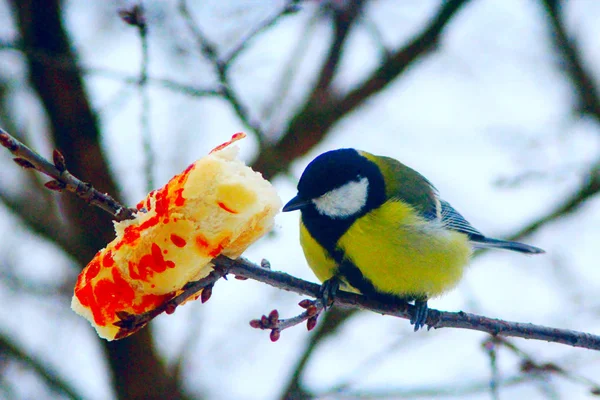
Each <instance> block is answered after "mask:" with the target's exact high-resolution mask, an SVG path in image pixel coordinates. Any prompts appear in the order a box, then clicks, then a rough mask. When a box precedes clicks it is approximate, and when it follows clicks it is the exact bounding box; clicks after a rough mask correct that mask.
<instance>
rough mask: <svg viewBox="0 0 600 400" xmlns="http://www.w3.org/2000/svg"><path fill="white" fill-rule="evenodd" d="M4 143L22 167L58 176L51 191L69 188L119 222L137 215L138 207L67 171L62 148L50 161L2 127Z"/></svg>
mask: <svg viewBox="0 0 600 400" xmlns="http://www.w3.org/2000/svg"><path fill="white" fill-rule="evenodd" d="M0 145H2V146H4V147H6V148H7V149H8V151H10V152H11V153H12V154H13V155H14V156H15V158H14V160H15V162H16V163H17V164H18V165H19V166H21V167H23V168H26V169H35V170H36V171H39V172H41V173H43V174H45V175H48V176H50V177H51V178H54V180H52V181H49V182H46V184H45V185H44V186H46V187H47V188H48V189H50V190H55V191H62V190H67V191H69V192H71V193H74V194H76V195H77V197H79V198H81V199H83V200H84V201H86V202H87V203H89V204H91V205H94V206H96V207H99V208H101V209H102V210H104V211H106V212H108V213H110V214H112V215H113V217H114V218H115V219H116V220H117V221H123V220H126V219H131V218H133V214H134V213H136V212H137V210H136V209H134V208H127V207H123V206H122V205H121V204H120V203H118V202H117V201H116V200H115V199H113V198H112V197H111V196H110V195H108V194H106V193H100V192H99V191H97V190H96V189H94V187H93V186H92V185H90V184H89V183H86V182H83V181H81V180H79V179H78V178H76V177H75V176H73V175H72V174H71V173H70V172H69V171H68V170H67V166H66V163H65V159H64V157H63V156H62V154H61V153H60V152H59V151H58V150H54V153H53V158H54V163H50V162H49V161H47V160H46V159H45V158H43V157H42V156H40V155H39V154H38V153H36V152H35V151H33V150H31V149H30V148H29V147H27V146H25V145H24V144H23V143H21V142H20V141H18V140H17V139H15V138H14V137H13V136H11V135H10V134H8V133H7V132H6V131H5V130H4V129H2V128H0Z"/></svg>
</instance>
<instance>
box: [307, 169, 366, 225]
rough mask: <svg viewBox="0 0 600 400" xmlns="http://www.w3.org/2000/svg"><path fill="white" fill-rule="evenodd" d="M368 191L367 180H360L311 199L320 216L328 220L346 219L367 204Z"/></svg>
mask: <svg viewBox="0 0 600 400" xmlns="http://www.w3.org/2000/svg"><path fill="white" fill-rule="evenodd" d="M368 190H369V180H368V179H367V178H361V179H360V180H359V181H353V182H349V183H346V184H345V185H343V186H340V187H339V188H337V189H333V190H331V191H329V192H327V193H325V194H324V195H323V196H321V197H319V198H316V199H313V204H314V205H315V208H316V209H317V211H318V212H319V213H320V214H321V215H325V216H327V217H329V218H347V217H350V216H352V215H354V214H358V213H359V212H360V211H361V210H362V209H363V207H364V206H365V204H367V196H368Z"/></svg>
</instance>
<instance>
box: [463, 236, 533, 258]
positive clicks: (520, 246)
mask: <svg viewBox="0 0 600 400" xmlns="http://www.w3.org/2000/svg"><path fill="white" fill-rule="evenodd" d="M473 245H474V246H475V247H476V248H495V249H504V250H512V251H517V252H519V253H525V254H541V253H545V251H544V250H542V249H540V248H539V247H535V246H530V245H528V244H525V243H519V242H511V241H509V240H500V239H492V238H487V237H482V238H477V240H475V241H473Z"/></svg>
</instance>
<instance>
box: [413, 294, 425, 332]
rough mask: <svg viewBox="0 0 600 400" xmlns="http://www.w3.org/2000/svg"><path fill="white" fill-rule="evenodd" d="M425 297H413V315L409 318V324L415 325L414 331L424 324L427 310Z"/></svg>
mask: <svg viewBox="0 0 600 400" xmlns="http://www.w3.org/2000/svg"><path fill="white" fill-rule="evenodd" d="M428 311H429V308H428V307H427V298H426V297H425V298H422V299H415V308H414V312H413V315H412V316H411V318H410V324H411V325H414V326H415V332H416V331H418V330H419V329H421V328H422V327H424V326H425V325H426V321H427V312H428Z"/></svg>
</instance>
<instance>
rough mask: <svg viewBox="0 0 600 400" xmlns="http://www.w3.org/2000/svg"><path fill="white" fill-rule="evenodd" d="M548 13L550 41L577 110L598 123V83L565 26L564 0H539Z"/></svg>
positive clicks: (599, 100) (599, 116) (599, 112)
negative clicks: (568, 81)
mask: <svg viewBox="0 0 600 400" xmlns="http://www.w3.org/2000/svg"><path fill="white" fill-rule="evenodd" d="M540 1H541V3H542V5H543V6H544V7H545V9H546V12H547V13H548V19H549V23H550V26H551V28H552V41H553V42H554V45H555V47H556V49H557V51H558V52H559V54H560V56H561V57H562V61H563V62H562V66H563V67H564V71H565V74H566V75H567V77H568V78H569V79H570V80H571V83H572V85H573V88H574V91H575V93H577V100H578V103H579V104H578V110H577V111H579V112H580V113H582V114H587V115H589V116H591V117H592V118H594V119H595V120H596V122H599V123H600V97H599V96H600V91H598V84H597V82H596V81H595V80H594V79H593V78H592V75H591V74H590V73H589V72H588V70H587V67H586V65H585V62H584V61H583V56H582V54H581V50H580V49H578V47H577V42H576V40H575V39H573V38H571V37H570V35H569V34H568V32H567V28H566V26H565V22H564V20H565V15H564V9H565V7H566V5H567V2H566V1H564V0H540Z"/></svg>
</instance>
